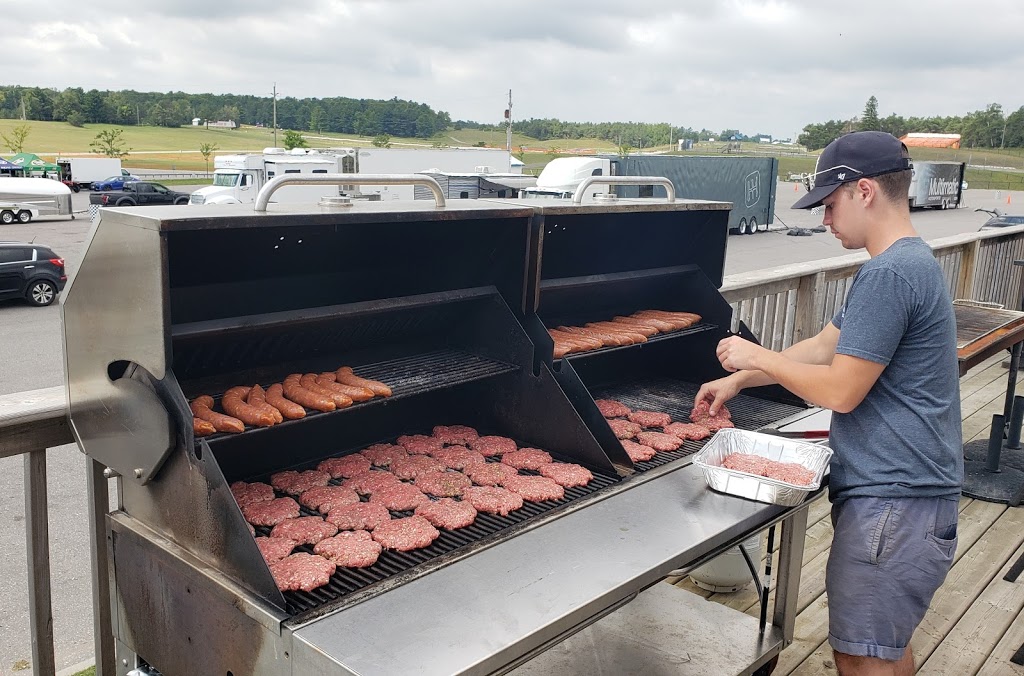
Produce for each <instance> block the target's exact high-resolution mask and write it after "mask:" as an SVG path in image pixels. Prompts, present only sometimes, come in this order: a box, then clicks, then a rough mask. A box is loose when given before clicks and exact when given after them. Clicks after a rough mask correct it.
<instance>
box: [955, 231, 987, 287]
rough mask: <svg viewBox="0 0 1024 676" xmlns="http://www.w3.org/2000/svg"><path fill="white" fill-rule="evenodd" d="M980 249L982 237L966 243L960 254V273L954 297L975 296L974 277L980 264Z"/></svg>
mask: <svg viewBox="0 0 1024 676" xmlns="http://www.w3.org/2000/svg"><path fill="white" fill-rule="evenodd" d="M980 251H981V240H980V239H976V240H974V241H973V242H968V243H967V244H965V245H964V247H963V249H962V251H961V255H960V268H959V272H960V274H959V275H957V280H956V290H955V291H954V293H953V298H974V277H975V274H976V272H977V271H976V270H975V268H976V267H977V265H978V254H979V253H980Z"/></svg>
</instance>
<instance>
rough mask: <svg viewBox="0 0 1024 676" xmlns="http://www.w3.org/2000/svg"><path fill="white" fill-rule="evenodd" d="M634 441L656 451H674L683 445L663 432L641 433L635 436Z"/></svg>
mask: <svg viewBox="0 0 1024 676" xmlns="http://www.w3.org/2000/svg"><path fill="white" fill-rule="evenodd" d="M636 440H637V441H639V442H640V443H641V444H643V445H644V446H649V447H651V448H653V449H654V450H656V451H675V450H678V449H679V447H680V446H682V445H683V440H682V439H680V438H679V437H674V436H672V435H671V434H665V433H664V432H641V433H640V434H638V435H636Z"/></svg>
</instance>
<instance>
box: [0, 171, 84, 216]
mask: <svg viewBox="0 0 1024 676" xmlns="http://www.w3.org/2000/svg"><path fill="white" fill-rule="evenodd" d="M0 202H17V203H19V204H23V205H25V206H27V207H31V208H34V209H38V210H39V215H42V216H71V218H74V217H75V216H74V214H72V213H71V188H69V187H67V186H66V185H64V184H63V183H61V182H60V181H53V180H51V179H48V178H10V177H6V176H4V177H0Z"/></svg>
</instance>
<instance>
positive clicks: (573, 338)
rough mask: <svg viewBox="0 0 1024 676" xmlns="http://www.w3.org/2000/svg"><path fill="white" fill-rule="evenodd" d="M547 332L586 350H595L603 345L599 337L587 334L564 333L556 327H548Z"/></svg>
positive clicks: (553, 336)
mask: <svg viewBox="0 0 1024 676" xmlns="http://www.w3.org/2000/svg"><path fill="white" fill-rule="evenodd" d="M548 333H549V334H550V335H551V337H552V338H561V339H562V340H564V341H567V342H569V343H576V344H577V345H579V346H580V347H582V348H584V349H587V350H596V349H598V348H599V347H604V342H603V341H602V340H601V339H600V338H591V337H589V336H577V335H574V334H572V333H564V332H562V331H558V330H557V329H548Z"/></svg>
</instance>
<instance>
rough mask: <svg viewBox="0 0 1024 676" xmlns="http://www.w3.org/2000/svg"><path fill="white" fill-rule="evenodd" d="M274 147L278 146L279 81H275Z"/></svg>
mask: <svg viewBox="0 0 1024 676" xmlns="http://www.w3.org/2000/svg"><path fill="white" fill-rule="evenodd" d="M273 95H274V147H275V148H276V147H277V83H276V82H275V83H274V91H273Z"/></svg>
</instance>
